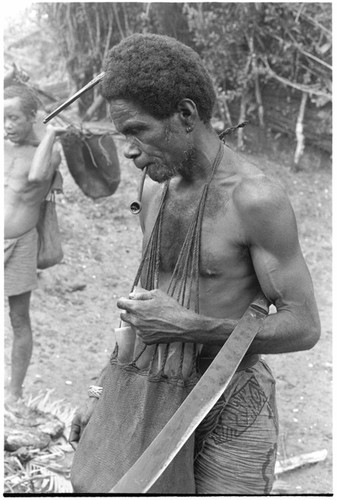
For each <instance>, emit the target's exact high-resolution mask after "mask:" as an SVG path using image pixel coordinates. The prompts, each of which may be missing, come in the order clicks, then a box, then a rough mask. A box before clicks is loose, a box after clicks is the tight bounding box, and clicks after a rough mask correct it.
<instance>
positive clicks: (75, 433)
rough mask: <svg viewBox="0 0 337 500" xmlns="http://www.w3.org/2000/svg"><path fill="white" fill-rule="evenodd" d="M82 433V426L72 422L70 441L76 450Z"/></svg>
mask: <svg viewBox="0 0 337 500" xmlns="http://www.w3.org/2000/svg"><path fill="white" fill-rule="evenodd" d="M80 435H81V426H80V425H79V424H76V423H74V422H73V423H72V424H71V430H70V434H69V443H70V445H71V446H72V448H73V449H74V450H76V448H77V445H78V442H79V440H80Z"/></svg>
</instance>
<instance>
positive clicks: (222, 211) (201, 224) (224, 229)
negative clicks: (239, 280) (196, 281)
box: [145, 190, 249, 277]
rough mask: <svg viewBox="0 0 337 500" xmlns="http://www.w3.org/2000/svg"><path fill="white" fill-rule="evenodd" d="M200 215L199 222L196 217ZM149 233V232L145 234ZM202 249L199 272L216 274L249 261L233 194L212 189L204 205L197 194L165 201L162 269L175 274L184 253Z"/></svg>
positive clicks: (161, 256)
mask: <svg viewBox="0 0 337 500" xmlns="http://www.w3.org/2000/svg"><path fill="white" fill-rule="evenodd" d="M198 215H199V221H198V220H197V217H198ZM145 236H146V234H145ZM191 238H192V252H193V251H195V250H196V249H197V247H198V248H199V249H200V258H199V264H200V266H199V272H200V275H203V276H205V277H217V276H220V275H223V274H224V273H227V272H229V271H230V270H231V269H233V268H234V267H237V266H238V265H239V266H240V267H242V265H244V261H245V260H247V259H248V260H249V256H248V252H247V249H245V248H244V247H243V246H242V245H241V244H240V242H242V240H243V235H242V234H241V231H240V228H239V225H238V221H237V219H236V216H235V212H234V211H233V208H232V204H231V200H230V196H229V195H228V194H227V193H226V192H223V191H222V192H219V191H216V190H210V192H209V194H208V197H207V200H206V202H205V204H204V205H203V206H202V204H201V203H200V197H199V199H198V198H197V197H194V198H193V197H191V198H189V199H177V198H175V199H174V198H172V197H171V198H170V199H169V200H167V201H166V203H165V207H164V212H163V221H162V227H161V237H160V271H161V272H164V273H172V272H173V270H174V267H175V265H176V263H177V261H178V258H179V256H180V254H181V252H183V253H184V252H185V251H186V250H184V244H185V246H186V248H187V247H188V246H189V245H188V244H187V243H188V242H189V240H190V239H191Z"/></svg>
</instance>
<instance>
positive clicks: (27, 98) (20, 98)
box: [4, 85, 39, 144]
mask: <svg viewBox="0 0 337 500" xmlns="http://www.w3.org/2000/svg"><path fill="white" fill-rule="evenodd" d="M38 104H39V102H38V99H37V97H36V95H35V93H34V92H33V90H31V89H30V88H29V87H27V86H26V85H10V86H9V87H6V88H5V90H4V129H5V132H6V135H7V138H8V139H9V140H10V141H12V142H14V143H18V144H22V143H25V142H26V140H27V139H28V138H29V137H30V136H31V135H32V132H33V125H34V123H35V119H36V113H37V109H38Z"/></svg>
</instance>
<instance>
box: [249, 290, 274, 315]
mask: <svg viewBox="0 0 337 500" xmlns="http://www.w3.org/2000/svg"><path fill="white" fill-rule="evenodd" d="M269 305H270V302H269V300H268V299H267V298H266V297H265V295H264V294H263V293H262V292H259V293H258V294H257V295H256V297H255V298H254V300H253V302H252V303H251V304H250V306H249V309H253V310H254V312H260V313H263V314H264V315H265V316H266V315H267V314H268V313H269Z"/></svg>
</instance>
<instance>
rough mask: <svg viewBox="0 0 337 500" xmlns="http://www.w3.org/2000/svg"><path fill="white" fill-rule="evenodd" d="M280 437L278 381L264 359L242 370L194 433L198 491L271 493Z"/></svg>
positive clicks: (224, 493) (240, 493)
mask: <svg viewBox="0 0 337 500" xmlns="http://www.w3.org/2000/svg"><path fill="white" fill-rule="evenodd" d="M277 438H278V415H277V408H276V401H275V380H274V377H273V375H272V373H271V371H270V369H269V367H268V365H267V364H266V363H265V362H264V361H263V360H259V361H258V362H257V363H256V364H255V365H254V366H252V367H250V368H247V369H244V370H242V371H238V372H237V373H236V374H235V375H234V377H233V379H232V381H231V383H230V385H229V387H228V389H227V390H226V393H225V394H224V395H223V396H222V397H221V398H220V399H219V401H218V402H217V403H216V404H215V406H214V407H213V408H212V410H211V411H210V412H209V413H208V415H207V416H206V418H205V419H204V420H203V421H202V422H201V424H200V425H199V427H198V428H197V430H196V433H195V439H196V445H195V462H194V473H195V481H196V488H197V493H198V494H215V493H220V494H223V495H231V494H232V495H235V494H239V495H249V494H250V495H254V494H255V495H267V494H269V493H270V491H271V489H272V486H273V480H274V467H275V462H276V452H277Z"/></svg>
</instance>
